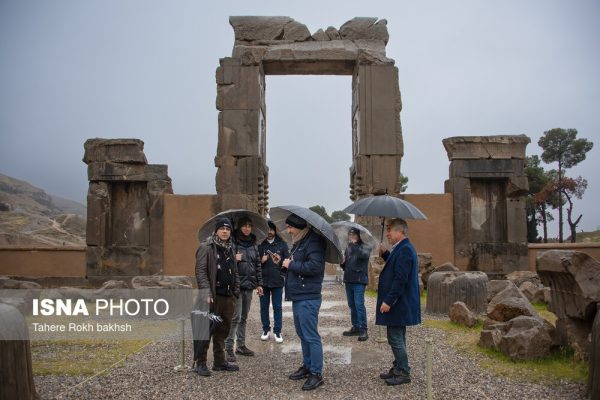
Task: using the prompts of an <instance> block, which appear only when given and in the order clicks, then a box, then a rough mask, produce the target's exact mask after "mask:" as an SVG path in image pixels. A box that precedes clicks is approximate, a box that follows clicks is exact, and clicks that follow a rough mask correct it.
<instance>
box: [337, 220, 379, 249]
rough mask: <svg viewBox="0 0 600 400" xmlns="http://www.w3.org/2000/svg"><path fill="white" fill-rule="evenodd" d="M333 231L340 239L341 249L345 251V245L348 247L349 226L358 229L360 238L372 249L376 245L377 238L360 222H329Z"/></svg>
mask: <svg viewBox="0 0 600 400" xmlns="http://www.w3.org/2000/svg"><path fill="white" fill-rule="evenodd" d="M331 227H332V228H333V231H334V232H335V234H336V236H337V237H338V239H339V240H340V245H341V246H342V251H346V247H348V231H349V230H350V229H351V228H355V229H358V230H359V231H360V238H361V240H362V241H363V242H364V243H366V244H367V246H369V247H370V248H371V250H372V249H374V248H375V246H377V239H375V237H374V236H373V234H372V233H371V232H370V231H369V230H368V229H367V228H365V227H364V226H362V225H361V224H357V223H356V222H350V221H338V222H334V223H333V224H331Z"/></svg>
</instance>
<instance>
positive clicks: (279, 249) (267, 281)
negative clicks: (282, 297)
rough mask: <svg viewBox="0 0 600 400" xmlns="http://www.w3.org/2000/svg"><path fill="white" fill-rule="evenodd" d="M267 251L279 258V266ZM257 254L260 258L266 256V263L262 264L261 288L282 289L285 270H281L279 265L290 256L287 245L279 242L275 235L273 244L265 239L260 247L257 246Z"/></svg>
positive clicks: (279, 239)
mask: <svg viewBox="0 0 600 400" xmlns="http://www.w3.org/2000/svg"><path fill="white" fill-rule="evenodd" d="M267 251H271V253H273V254H279V256H280V257H281V261H280V262H279V264H275V263H274V262H273V259H272V258H271V256H270V255H269V253H267ZM258 252H259V253H260V256H261V258H262V256H264V255H266V256H267V261H266V262H264V263H263V264H262V280H263V286H264V287H268V288H280V287H283V284H284V282H285V268H281V264H282V263H283V260H284V259H286V258H288V257H289V254H290V251H289V250H288V246H287V244H286V243H285V242H284V241H283V240H281V238H280V237H279V235H276V236H275V240H274V241H273V243H269V242H268V241H267V239H265V240H264V241H263V242H262V243H261V244H260V246H258Z"/></svg>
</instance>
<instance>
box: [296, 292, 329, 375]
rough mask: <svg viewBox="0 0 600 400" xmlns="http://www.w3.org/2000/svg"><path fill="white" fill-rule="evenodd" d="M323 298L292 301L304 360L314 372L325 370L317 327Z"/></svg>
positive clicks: (318, 372) (321, 344)
mask: <svg viewBox="0 0 600 400" xmlns="http://www.w3.org/2000/svg"><path fill="white" fill-rule="evenodd" d="M320 308H321V299H313V300H299V301H293V302H292V311H293V312H294V326H295V327H296V334H297V335H298V337H299V338H300V344H301V345H302V362H303V363H304V367H306V368H307V369H308V370H309V371H310V372H311V373H312V374H321V373H322V372H323V343H321V336H320V335H319V331H318V329H317V325H318V324H319V309H320Z"/></svg>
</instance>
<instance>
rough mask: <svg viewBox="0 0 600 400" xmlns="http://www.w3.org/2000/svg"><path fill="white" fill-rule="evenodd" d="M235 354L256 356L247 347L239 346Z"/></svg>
mask: <svg viewBox="0 0 600 400" xmlns="http://www.w3.org/2000/svg"><path fill="white" fill-rule="evenodd" d="M235 354H239V355H240V356H249V357H252V356H253V355H254V352H253V351H252V350H250V349H249V348H247V347H246V346H238V348H237V349H236V350H235Z"/></svg>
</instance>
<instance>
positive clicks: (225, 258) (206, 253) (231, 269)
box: [195, 217, 240, 376]
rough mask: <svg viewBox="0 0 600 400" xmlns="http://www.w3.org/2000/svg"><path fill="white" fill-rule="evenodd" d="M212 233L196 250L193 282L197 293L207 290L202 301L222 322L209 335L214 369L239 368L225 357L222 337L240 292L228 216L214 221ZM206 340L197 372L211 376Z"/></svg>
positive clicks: (232, 369) (227, 329)
mask: <svg viewBox="0 0 600 400" xmlns="http://www.w3.org/2000/svg"><path fill="white" fill-rule="evenodd" d="M214 227H215V228H214V233H213V235H212V236H211V237H209V238H208V239H206V241H204V242H202V243H201V244H200V247H199V248H198V250H197V251H196V271H195V272H196V282H197V284H198V289H199V290H200V293H207V295H206V298H205V299H200V301H202V300H203V301H205V302H206V303H207V304H209V305H210V310H211V311H212V312H213V313H214V314H216V315H219V316H220V317H221V318H222V320H223V322H222V323H220V324H218V325H217V326H216V328H215V331H214V333H213V336H212V341H213V354H214V365H213V371H238V370H239V367H238V366H237V365H235V364H231V363H229V362H227V360H226V359H225V338H226V337H227V334H228V333H229V328H230V327H231V318H232V317H233V310H234V308H235V304H236V298H237V297H239V295H240V277H239V274H238V270H237V262H236V260H235V255H234V252H233V246H232V242H231V227H232V225H231V221H230V220H229V219H228V218H223V217H221V218H218V219H216V220H215V225H214ZM207 353H208V342H207V343H206V345H205V346H204V348H203V349H202V351H201V352H200V354H199V355H198V359H197V364H196V373H198V375H201V376H210V375H211V372H210V371H209V370H208V368H207V366H206V359H207Z"/></svg>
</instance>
